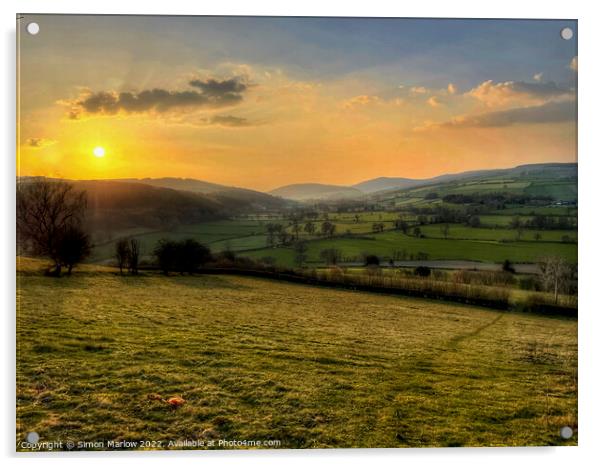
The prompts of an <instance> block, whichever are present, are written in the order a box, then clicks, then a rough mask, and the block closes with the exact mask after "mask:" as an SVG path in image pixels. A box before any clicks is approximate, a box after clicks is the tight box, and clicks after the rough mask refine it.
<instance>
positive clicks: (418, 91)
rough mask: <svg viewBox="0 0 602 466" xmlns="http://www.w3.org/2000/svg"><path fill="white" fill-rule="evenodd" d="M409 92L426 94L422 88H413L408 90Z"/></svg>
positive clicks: (425, 90)
mask: <svg viewBox="0 0 602 466" xmlns="http://www.w3.org/2000/svg"><path fill="white" fill-rule="evenodd" d="M410 92H412V93H413V94H426V93H427V89H426V87H424V86H415V87H412V88H411V89H410Z"/></svg>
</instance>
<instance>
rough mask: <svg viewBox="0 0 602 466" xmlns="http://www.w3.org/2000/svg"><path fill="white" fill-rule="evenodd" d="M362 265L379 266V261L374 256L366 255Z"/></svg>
mask: <svg viewBox="0 0 602 466" xmlns="http://www.w3.org/2000/svg"><path fill="white" fill-rule="evenodd" d="M364 265H380V259H379V258H378V256H375V255H374V254H368V255H367V256H366V258H365V259H364Z"/></svg>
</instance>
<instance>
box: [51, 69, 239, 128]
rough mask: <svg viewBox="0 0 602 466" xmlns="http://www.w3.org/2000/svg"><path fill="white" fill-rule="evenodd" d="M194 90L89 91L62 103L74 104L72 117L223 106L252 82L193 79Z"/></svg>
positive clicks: (232, 100)
mask: <svg viewBox="0 0 602 466" xmlns="http://www.w3.org/2000/svg"><path fill="white" fill-rule="evenodd" d="M189 85H190V86H191V87H193V88H194V89H192V90H167V89H159V88H155V89H148V90H143V91H140V92H114V91H99V92H91V91H86V92H85V93H84V94H83V95H82V96H80V98H78V99H76V100H74V101H67V102H64V101H63V102H61V103H63V104H66V105H68V106H69V107H70V109H69V111H68V116H69V118H70V119H78V118H79V117H80V116H81V115H82V114H87V115H115V114H117V113H120V112H124V113H147V112H148V113H150V112H156V113H165V112H168V111H170V110H173V109H182V108H220V107H227V106H231V105H236V104H238V103H240V102H241V101H242V100H243V94H244V93H245V92H246V91H247V89H248V87H249V85H248V83H246V81H245V80H244V79H243V78H240V77H234V78H230V79H225V80H218V79H214V78H209V79H206V80H201V79H193V80H191V81H190V82H189Z"/></svg>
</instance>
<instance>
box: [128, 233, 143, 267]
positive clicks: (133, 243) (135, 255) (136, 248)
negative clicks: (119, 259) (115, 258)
mask: <svg viewBox="0 0 602 466" xmlns="http://www.w3.org/2000/svg"><path fill="white" fill-rule="evenodd" d="M129 246H130V255H129V260H128V269H129V270H130V273H131V274H133V275H138V262H139V261H140V241H138V240H137V239H136V238H132V239H130V245H129Z"/></svg>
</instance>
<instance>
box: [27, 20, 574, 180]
mask: <svg viewBox="0 0 602 466" xmlns="http://www.w3.org/2000/svg"><path fill="white" fill-rule="evenodd" d="M21 16H22V17H21V19H20V20H18V22H19V28H20V34H19V45H18V57H19V76H18V88H19V115H18V116H19V121H18V137H19V141H18V143H19V144H18V154H17V155H18V160H17V170H18V175H21V176H29V175H32V176H33V175H35V176H51V177H62V178H69V179H109V178H144V177H151V178H158V177H185V178H197V179H201V180H205V181H210V182H214V183H220V184H225V185H231V186H241V187H247V188H252V189H257V190H261V191H267V190H270V189H274V188H277V187H279V186H283V185H287V184H291V183H310V182H311V183H325V184H337V185H350V184H354V183H358V182H361V181H364V180H367V179H371V178H375V177H380V176H391V177H393V176H398V177H407V178H428V177H432V176H436V175H440V174H443V173H456V172H462V171H466V170H474V169H486V168H504V167H512V166H516V165H521V164H528V163H542V162H576V161H577V152H576V138H577V126H576V125H577V121H576V119H577V117H576V86H577V23H576V21H573V20H546V21H537V20H455V19H448V20H433V19H376V18H371V19H360V18H269V17H159V16H65V15H28V14H25V15H21ZM32 21H35V22H37V23H38V24H39V25H40V32H39V33H38V34H37V35H30V34H28V33H27V32H26V30H25V28H26V25H27V24H28V23H30V22H32ZM565 27H570V28H571V29H572V30H573V31H574V36H573V38H572V39H571V40H564V39H563V38H562V37H561V35H560V31H561V30H562V29H563V28H565ZM98 148H102V150H99V149H98ZM95 149H96V150H95ZM99 154H102V156H98V155H99Z"/></svg>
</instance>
